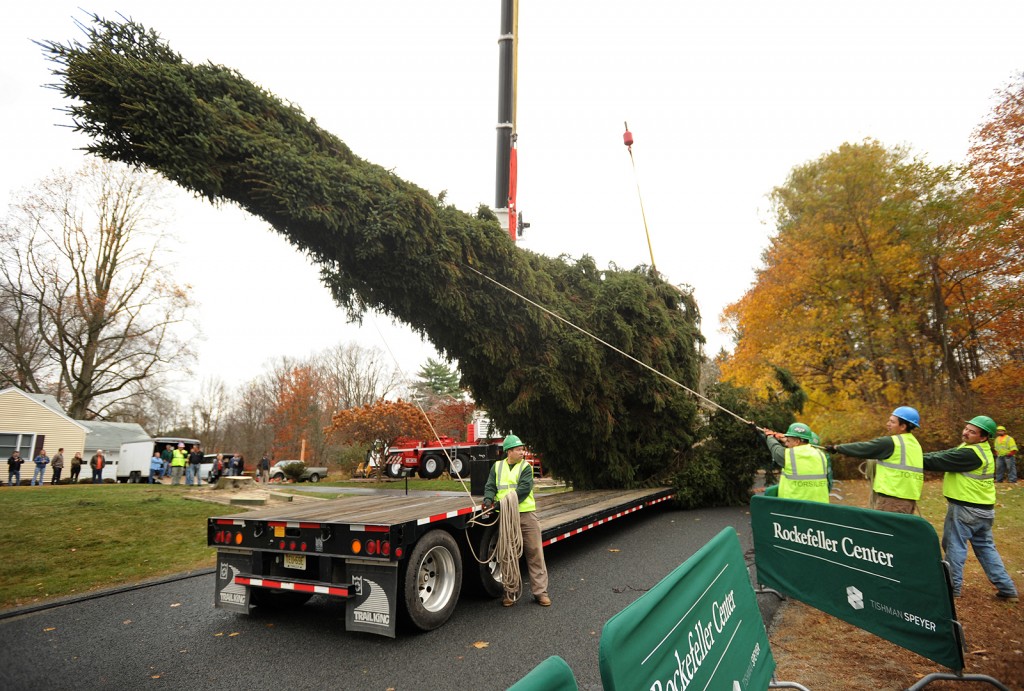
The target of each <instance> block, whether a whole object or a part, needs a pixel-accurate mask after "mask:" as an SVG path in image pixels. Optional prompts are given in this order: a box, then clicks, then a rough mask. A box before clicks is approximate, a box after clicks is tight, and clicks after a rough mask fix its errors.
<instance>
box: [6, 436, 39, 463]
mask: <svg viewBox="0 0 1024 691" xmlns="http://www.w3.org/2000/svg"><path fill="white" fill-rule="evenodd" d="M35 441H36V435H35V434H33V433H31V432H0V458H2V459H4V460H6V459H8V458H10V457H11V455H12V454H14V452H15V451H19V452H21V457H22V458H24V459H25V460H26V461H31V460H32V450H33V449H34V448H35Z"/></svg>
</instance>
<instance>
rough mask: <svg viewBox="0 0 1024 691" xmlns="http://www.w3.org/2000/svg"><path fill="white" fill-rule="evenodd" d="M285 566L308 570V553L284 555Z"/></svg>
mask: <svg viewBox="0 0 1024 691" xmlns="http://www.w3.org/2000/svg"><path fill="white" fill-rule="evenodd" d="M284 568H286V569H299V570H300V571H305V570H306V555H305V554H286V555H284Z"/></svg>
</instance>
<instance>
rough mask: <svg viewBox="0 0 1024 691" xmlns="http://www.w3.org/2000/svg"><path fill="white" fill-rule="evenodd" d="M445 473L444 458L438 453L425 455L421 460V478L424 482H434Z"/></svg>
mask: <svg viewBox="0 0 1024 691" xmlns="http://www.w3.org/2000/svg"><path fill="white" fill-rule="evenodd" d="M443 472H444V457H442V456H438V455H437V454H436V453H428V454H424V455H423V458H421V459H420V477H421V478H423V479H424V480H433V479H434V478H435V477H438V476H439V475H440V474H441V473H443Z"/></svg>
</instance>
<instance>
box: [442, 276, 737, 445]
mask: <svg viewBox="0 0 1024 691" xmlns="http://www.w3.org/2000/svg"><path fill="white" fill-rule="evenodd" d="M462 266H464V267H465V268H467V269H469V270H470V271H472V272H473V273H475V274H477V275H479V276H480V277H482V278H484V279H486V280H488V281H490V282H491V283H493V284H494V285H496V286H498V287H499V288H501V289H503V290H506V291H508V292H509V293H511V294H512V295H515V296H516V297H517V298H519V299H520V300H523V301H524V302H527V303H529V304H530V305H533V306H534V307H536V308H537V309H539V310H541V311H542V312H544V313H545V314H547V315H549V316H551V317H554V318H555V319H557V320H558V321H560V322H562V323H564V324H566V325H567V326H570V327H572V328H573V329H576V330H577V331H579V332H580V333H581V334H583V335H584V336H588V337H589V338H592V339H593V340H595V341H597V342H598V343H600V344H601V345H603V346H605V347H607V348H610V349H611V350H614V351H615V352H616V353H618V354H619V355H621V356H623V357H625V358H627V359H629V360H632V361H633V362H635V363H636V364H638V365H640V366H641V367H643V368H645V369H647V370H650V371H651V372H653V373H654V374H656V375H658V376H659V377H661V378H662V379H665V380H666V381H668V382H670V383H672V384H675V385H676V386H678V387H679V388H680V389H682V390H683V391H686V392H687V393H689V394H691V395H693V396H695V397H697V398H699V399H700V400H702V401H704V402H705V403H707V404H708V405H710V406H712V407H714V408H717V409H718V410H721V411H722V412H723V413H727V414H728V415H731V416H733V417H734V418H736V419H737V420H739V421H740V422H742V423H744V424H746V425H752V424H754V423H753V422H752V421H750V420H747V419H745V418H743V417H741V416H740V415H738V414H736V413H734V412H732V411H731V410H729V409H728V408H726V407H724V406H722V405H721V404H719V403H716V402H715V401H713V400H711V399H710V398H708V397H707V396H703V395H701V394H699V393H697V392H696V391H694V390H693V389H691V388H689V387H688V386H686V385H685V384H683V383H681V382H678V381H676V380H675V379H673V378H672V377H670V376H668V375H667V374H665V373H664V372H661V371H659V370H657V369H655V368H654V367H651V366H650V365H648V364H647V363H646V362H643V361H641V360H638V359H636V358H635V357H633V356H632V355H630V354H629V353H627V352H625V351H624V350H620V349H619V348H616V347H615V346H613V345H612V344H611V343H609V342H608V341H605V340H603V339H601V338H600V337H598V336H595V335H594V334H592V333H590V332H589V331H587V330H586V329H584V328H583V327H581V326H577V325H576V324H573V323H572V322H571V321H569V320H568V319H566V318H565V317H563V316H562V315H560V314H558V313H557V312H554V311H552V310H549V309H548V308H547V307H544V306H543V305H541V304H539V303H536V302H534V301H533V300H531V299H530V298H528V297H526V296H525V295H523V294H522V293H518V292H516V291H515V290H513V289H512V288H509V287H508V286H506V285H504V284H503V283H501V282H499V281H497V280H495V279H493V278H491V277H490V276H488V275H487V274H485V273H483V272H482V271H480V270H478V269H476V268H475V267H472V266H470V265H469V264H464V263H463V264H462Z"/></svg>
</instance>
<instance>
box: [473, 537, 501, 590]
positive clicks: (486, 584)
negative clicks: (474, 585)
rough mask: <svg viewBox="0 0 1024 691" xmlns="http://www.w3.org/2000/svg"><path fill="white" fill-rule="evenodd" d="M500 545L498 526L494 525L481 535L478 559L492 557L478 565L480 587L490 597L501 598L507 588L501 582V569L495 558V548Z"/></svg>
mask: <svg viewBox="0 0 1024 691" xmlns="http://www.w3.org/2000/svg"><path fill="white" fill-rule="evenodd" d="M497 545H498V526H496V525H492V526H489V527H488V528H486V529H485V530H484V532H483V533H482V534H481V535H480V542H479V544H478V545H477V551H476V554H477V557H478V558H480V559H483V558H484V557H487V556H490V560H489V561H487V562H485V563H483V564H479V565H478V572H479V574H480V585H481V587H483V589H484V592H485V593H487V594H488V595H489V596H490V597H501V596H502V595H504V594H505V586H504V585H502V582H501V567H500V566H499V565H498V560H497V559H496V558H495V556H494V555H495V553H496V550H495V547H497Z"/></svg>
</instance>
